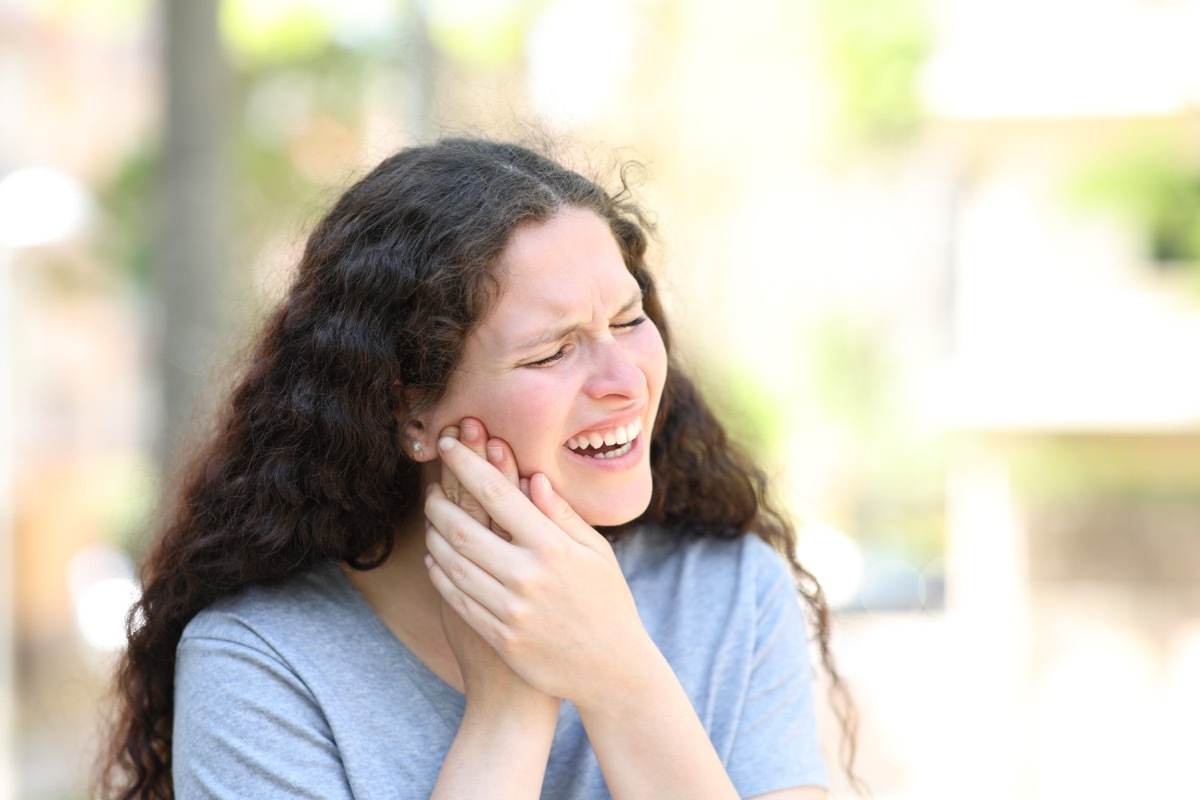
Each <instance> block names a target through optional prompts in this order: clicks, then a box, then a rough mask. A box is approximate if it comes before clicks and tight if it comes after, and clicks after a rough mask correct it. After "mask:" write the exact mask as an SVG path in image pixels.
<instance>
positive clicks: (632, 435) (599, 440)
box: [567, 417, 642, 450]
mask: <svg viewBox="0 0 1200 800" xmlns="http://www.w3.org/2000/svg"><path fill="white" fill-rule="evenodd" d="M641 432H642V420H641V417H638V418H637V419H635V420H634V421H633V422H631V423H629V424H628V425H618V426H617V427H615V428H612V429H611V430H607V431H604V432H603V433H600V432H599V431H591V432H590V433H581V434H579V435H578V436H573V437H571V438H570V439H568V440H567V447H569V448H571V449H572V450H581V449H583V448H586V447H603V446H604V445H606V444H608V445H613V444H625V443H626V442H632V441H633V440H634V439H636V438H637V436H638V434H639V433H641Z"/></svg>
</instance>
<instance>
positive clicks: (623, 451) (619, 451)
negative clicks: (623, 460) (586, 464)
mask: <svg viewBox="0 0 1200 800" xmlns="http://www.w3.org/2000/svg"><path fill="white" fill-rule="evenodd" d="M632 448H633V442H629V443H628V444H623V445H621V446H620V447H618V448H617V449H616V450H611V451H609V452H607V453H596V454H595V455H594V456H593V455H588V454H587V453H584V454H583V455H585V456H587V457H588V458H616V457H617V456H623V455H625V454H626V453H628V452H629V451H630V450H631V449H632Z"/></svg>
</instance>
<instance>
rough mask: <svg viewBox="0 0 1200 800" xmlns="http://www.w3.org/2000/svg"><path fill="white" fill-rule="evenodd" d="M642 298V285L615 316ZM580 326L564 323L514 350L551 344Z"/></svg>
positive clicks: (517, 346)
mask: <svg viewBox="0 0 1200 800" xmlns="http://www.w3.org/2000/svg"><path fill="white" fill-rule="evenodd" d="M642 300H643V294H642V290H641V287H638V288H637V289H636V290H635V291H634V293H633V295H632V296H631V297H630V298H629V300H628V301H627V302H626V303H625V305H623V306H621V307H620V308H619V309H617V313H615V314H613V317H619V316H621V315H622V314H624V313H625V312H626V311H628V310H629V309H631V308H633V307H634V306H637V305H638V304H639V303H641V302H642ZM578 327H580V326H579V325H577V324H569V325H563V326H562V327H559V328H554V329H552V330H549V331H546V332H545V333H543V334H540V335H538V336H535V337H533V338H532V339H527V340H526V341H524V342H521V343H520V344H518V345H516V346H515V347H514V348H513V351H514V352H525V351H526V350H533V349H535V348H537V347H540V346H541V345H545V344H549V343H550V342H557V341H558V340H559V339H564V338H566V336H567V335H568V334H570V333H571V332H572V331H573V330H575V329H576V328H578Z"/></svg>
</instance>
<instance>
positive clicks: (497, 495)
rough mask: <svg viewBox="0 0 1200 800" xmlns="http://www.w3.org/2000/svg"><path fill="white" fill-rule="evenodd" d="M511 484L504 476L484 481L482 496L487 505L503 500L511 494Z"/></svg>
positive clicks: (481, 487)
mask: <svg viewBox="0 0 1200 800" xmlns="http://www.w3.org/2000/svg"><path fill="white" fill-rule="evenodd" d="M509 486H510V484H509V483H508V481H506V480H504V476H502V475H493V476H490V477H488V478H487V479H485V480H484V482H483V485H482V486H480V487H479V488H480V494H481V495H482V496H483V501H484V502H485V503H489V502H491V503H495V502H498V501H500V500H502V499H503V498H504V497H505V496H506V495H507V494H508V492H509Z"/></svg>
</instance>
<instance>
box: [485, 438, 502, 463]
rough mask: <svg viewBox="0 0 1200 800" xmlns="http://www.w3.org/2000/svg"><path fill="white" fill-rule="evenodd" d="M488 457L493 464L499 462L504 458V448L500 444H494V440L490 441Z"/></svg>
mask: <svg viewBox="0 0 1200 800" xmlns="http://www.w3.org/2000/svg"><path fill="white" fill-rule="evenodd" d="M487 459H488V461H490V462H492V463H493V464H499V463H500V462H501V461H503V460H504V448H503V447H501V446H500V445H499V444H493V443H492V442H488V446H487Z"/></svg>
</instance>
